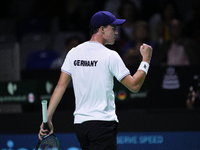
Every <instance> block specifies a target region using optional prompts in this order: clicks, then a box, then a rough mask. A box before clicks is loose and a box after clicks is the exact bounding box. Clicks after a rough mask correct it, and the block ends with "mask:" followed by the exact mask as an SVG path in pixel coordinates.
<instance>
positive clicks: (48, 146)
mask: <svg viewBox="0 0 200 150" xmlns="http://www.w3.org/2000/svg"><path fill="white" fill-rule="evenodd" d="M58 149H59V142H58V140H57V138H56V137H55V136H53V135H50V136H48V138H45V139H43V140H42V141H41V143H40V146H39V147H38V150H58Z"/></svg>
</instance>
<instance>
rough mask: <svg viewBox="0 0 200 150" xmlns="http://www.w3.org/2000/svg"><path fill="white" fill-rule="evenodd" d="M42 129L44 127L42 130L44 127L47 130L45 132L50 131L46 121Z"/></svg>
mask: <svg viewBox="0 0 200 150" xmlns="http://www.w3.org/2000/svg"><path fill="white" fill-rule="evenodd" d="M43 129H44V130H46V129H47V130H48V132H47V134H48V133H49V132H50V129H49V125H48V123H47V122H46V123H44V126H43Z"/></svg>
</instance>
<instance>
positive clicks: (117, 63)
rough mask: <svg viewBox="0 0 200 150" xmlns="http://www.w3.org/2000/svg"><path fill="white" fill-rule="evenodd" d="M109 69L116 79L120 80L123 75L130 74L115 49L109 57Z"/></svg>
mask: <svg viewBox="0 0 200 150" xmlns="http://www.w3.org/2000/svg"><path fill="white" fill-rule="evenodd" d="M109 69H110V71H111V73H112V74H113V76H115V77H116V79H117V80H118V81H121V80H122V79H123V78H124V77H125V76H127V75H128V74H130V71H129V70H128V68H127V67H126V66H125V64H124V62H123V60H122V59H121V57H120V56H119V54H118V53H117V52H115V51H113V53H112V55H110V57H109Z"/></svg>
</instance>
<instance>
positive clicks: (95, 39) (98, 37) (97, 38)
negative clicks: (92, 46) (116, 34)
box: [90, 33, 105, 45]
mask: <svg viewBox="0 0 200 150" xmlns="http://www.w3.org/2000/svg"><path fill="white" fill-rule="evenodd" d="M90 41H93V42H99V43H101V44H103V45H104V44H105V43H104V40H103V38H102V36H101V35H99V34H98V33H97V34H94V35H92V37H91V39H90Z"/></svg>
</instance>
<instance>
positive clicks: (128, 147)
mask: <svg viewBox="0 0 200 150" xmlns="http://www.w3.org/2000/svg"><path fill="white" fill-rule="evenodd" d="M56 136H57V137H58V140H59V142H60V148H61V150H81V148H80V146H79V142H78V140H77V138H76V135H75V134H74V133H70V134H56ZM199 140H200V132H127V133H122V132H120V133H119V134H118V136H117V146H118V150H141V149H144V150H147V149H148V150H169V149H170V150H177V149H180V150H189V149H199V147H200V142H199ZM37 142H38V137H37V135H36V134H21V135H19V134H13V135H0V150H34V149H35V146H36V144H37Z"/></svg>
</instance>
